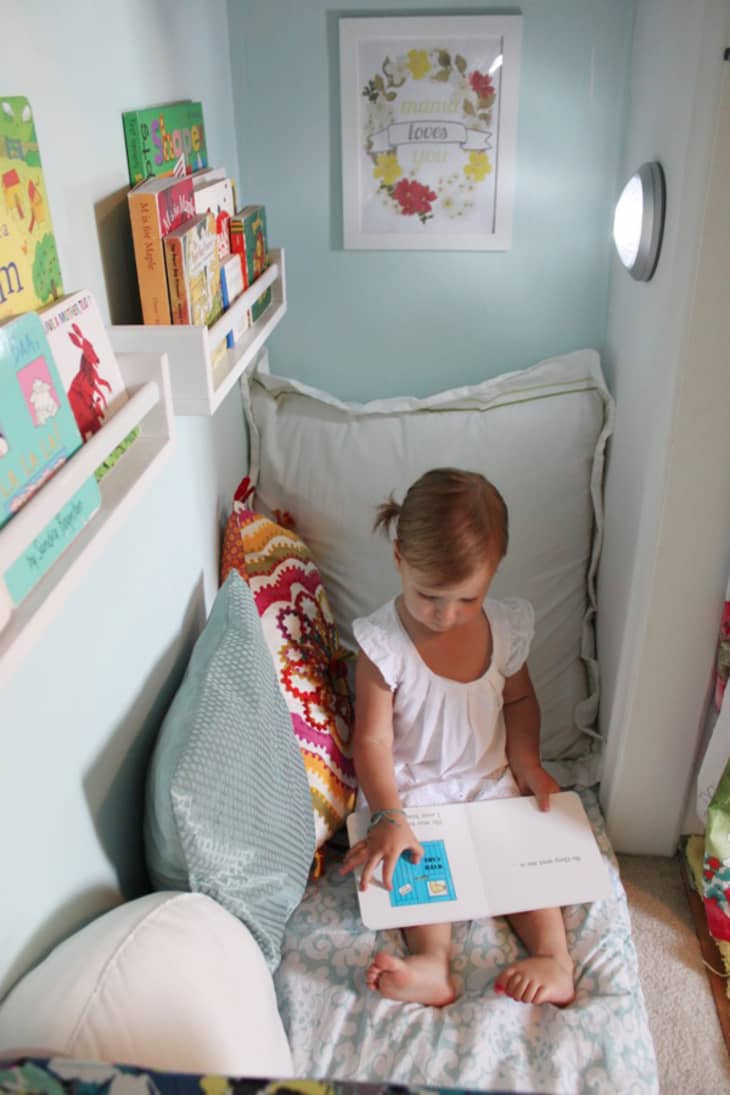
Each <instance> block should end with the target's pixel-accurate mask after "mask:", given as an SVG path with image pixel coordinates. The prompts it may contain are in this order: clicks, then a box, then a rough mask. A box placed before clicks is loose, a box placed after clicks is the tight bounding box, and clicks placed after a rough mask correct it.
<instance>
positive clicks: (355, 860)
mask: <svg viewBox="0 0 730 1095" xmlns="http://www.w3.org/2000/svg"><path fill="white" fill-rule="evenodd" d="M408 850H410V853H411V862H412V863H420V862H421V859H422V858H423V847H422V846H421V845H420V844H419V842H418V841H417V840H416V837H415V835H414V833H413V830H412V829H411V827H410V825H409V824H408V822H407V821H406V819H405V818H404V817H399V818H397V819H395V820H394V821H389V820H388V819H387V818H381V820H380V821H379V822H378V824H377V825H375V826H374V828H372V829H371V830H370V832H369V833H368V834H367V836H365V837H364V838H363V839H362V840H359V841H358V842H357V844H353V846H352V848H350V850H349V852H348V853H347V855H346V856H345V858H344V860H343V863H342V867H341V868H340V870H341V873H342V874H347V873H348V871H352V870H356V869H357V868H358V867H363V872H362V875H361V877H360V889H361V890H366V889H367V888H368V885H369V884H370V882H371V881H372V877H373V872H374V871H375V869H376V867H377V866H378V864H379V863H381V862H382V864H383V885H384V886H385V888H386V890H392V889H393V871H394V870H395V865H396V863H397V862H398V860H399V859H400V856H401V854H402V853H403V852H405V851H408ZM363 864H364V866H363Z"/></svg>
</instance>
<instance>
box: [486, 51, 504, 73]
mask: <svg viewBox="0 0 730 1095" xmlns="http://www.w3.org/2000/svg"><path fill="white" fill-rule="evenodd" d="M503 60H504V58H503V56H502V54H501V53H500V55H499V56H498V57H495V58H494V60H493V61H492V63H491V65H490V66H489V75H490V76H494V74H495V72H496V71H497V69H498V68H501V67H502V61H503Z"/></svg>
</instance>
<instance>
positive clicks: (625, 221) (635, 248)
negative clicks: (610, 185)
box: [613, 161, 666, 281]
mask: <svg viewBox="0 0 730 1095" xmlns="http://www.w3.org/2000/svg"><path fill="white" fill-rule="evenodd" d="M665 205H666V186H665V182H664V172H663V171H662V167H661V164H659V163H657V162H656V161H654V162H653V163H645V164H642V165H641V167H640V168H639V170H638V171H637V172H636V174H635V175H632V177H631V178H630V179H629V181H628V182H627V183H626V186H625V187H624V188H623V191H622V193H621V197H620V198H619V200H618V201H617V203H616V212H615V213H614V217H613V239H614V243H615V244H616V250H617V252H618V256H619V258H620V259H621V262H622V263H623V264H624V266H625V267H626V269H627V270H628V272H629V273H630V274H631V276H632V278H636V280H637V281H649V279H650V278H651V277H652V275H653V274H654V271H655V270H656V265H657V262H658V260H659V252H660V250H661V246H662V234H663V232H664V209H665Z"/></svg>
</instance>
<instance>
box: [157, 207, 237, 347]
mask: <svg viewBox="0 0 730 1095" xmlns="http://www.w3.org/2000/svg"><path fill="white" fill-rule="evenodd" d="M164 246H165V260H166V263H167V277H168V285H169V289H170V306H171V309H172V319H173V323H192V324H196V325H202V326H206V327H208V326H210V324H211V323H214V322H215V320H216V319H218V317H219V316H220V315H221V314H222V312H223V297H222V294H221V279H220V262H219V259H218V246H217V241H216V232H215V217H214V216H213V214H212V213H204V214H201V215H200V216H195V217H193V218H192V219H191V220H190V221H187V222H186V223H184V224H182V225H180V227H179V228H176V229H174V230H173V231H172V232H170V233H169V234H168V235H167V236H165V239H164ZM224 349H225V347H224Z"/></svg>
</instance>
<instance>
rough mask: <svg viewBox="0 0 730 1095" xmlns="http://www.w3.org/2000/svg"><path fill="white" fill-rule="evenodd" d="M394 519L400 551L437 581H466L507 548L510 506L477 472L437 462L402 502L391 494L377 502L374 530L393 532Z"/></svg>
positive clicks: (499, 556) (410, 562)
mask: <svg viewBox="0 0 730 1095" xmlns="http://www.w3.org/2000/svg"><path fill="white" fill-rule="evenodd" d="M394 522H395V536H396V539H397V541H398V547H399V550H400V553H401V556H402V557H403V558H404V559H405V560H406V562H407V563H408V565H409V566H412V567H413V568H414V570H420V571H422V572H423V573H424V574H427V575H428V576H429V578H431V580H432V581H433V582H434V583H435V584H444V585H447V584H452V583H456V582H463V581H465V580H466V579H467V578H469V577H470V576H471V575H472V574H473V573H474V571H475V569H476V568H477V567H479V566H480V565H481V564H482V563H485V562H491V561H493V560H496V562H499V561H500V560H501V559H502V558H503V557H504V555H505V554H506V552H507V542H508V537H509V534H508V518H507V506H506V505H505V502H504V499H503V498H502V495H501V494H500V493H499V491H498V490H497V488H496V487H495V486H494V485H493V484H492V483H490V482H489V480H488V479H485V477H484V476H483V475H480V474H479V473H478V472H473V471H461V470H460V469H459V468H432V469H431V471H427V472H426V473H425V475H422V476H421V478H420V479H417V480H416V482H415V483H413V484H412V486H410V487H409V488H408V491H407V492H406V496H405V498H404V499H403V502H402V503H401V504H399V503H398V502H396V501H395V499H394V498H393V496H392V495H391V496H390V498H389V499H388V501H387V502H383V503H382V505H380V506H378V510H377V517H376V519H375V524H374V525H373V531H375V530H376V529H382V530H383V531H384V532H385V533H386V534H388V533H390V530H391V526H392V525H393V523H394Z"/></svg>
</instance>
